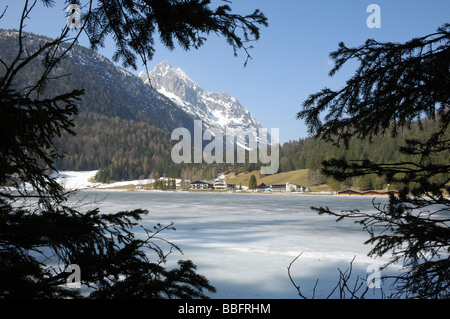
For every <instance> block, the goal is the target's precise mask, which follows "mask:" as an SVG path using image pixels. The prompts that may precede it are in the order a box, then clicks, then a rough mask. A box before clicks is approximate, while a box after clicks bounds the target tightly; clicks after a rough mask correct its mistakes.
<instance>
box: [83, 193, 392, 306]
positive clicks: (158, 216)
mask: <svg viewBox="0 0 450 319" xmlns="http://www.w3.org/2000/svg"><path fill="white" fill-rule="evenodd" d="M84 195H87V198H84V199H83V202H85V203H86V202H89V201H93V200H94V199H95V198H96V199H97V200H99V199H100V200H102V201H101V203H99V204H98V206H99V207H100V210H101V212H119V211H125V210H132V209H136V208H142V209H147V210H149V212H150V213H149V215H148V216H147V217H146V219H145V220H144V221H143V224H144V225H145V226H147V227H148V228H152V227H153V225H156V224H157V223H161V224H165V225H167V224H170V223H171V222H174V223H175V225H174V226H175V228H176V231H168V232H165V233H163V234H162V235H161V237H163V238H164V239H167V240H169V241H172V242H173V243H175V244H176V245H178V246H179V247H180V248H181V250H182V251H183V255H181V254H179V253H178V252H176V253H174V254H172V255H171V256H170V257H169V264H168V266H170V263H173V264H175V263H176V262H177V261H178V260H180V259H183V260H187V259H190V260H192V261H193V262H194V264H196V265H197V266H198V269H197V271H198V273H199V274H202V275H204V276H206V277H207V278H208V279H209V280H210V282H211V284H212V285H213V286H214V287H216V289H217V293H216V294H213V295H211V298H220V299H241V298H245V299H247V298H248V299H258V298H261V299H265V298H273V299H276V298H283V299H291V298H299V297H298V295H297V291H296V289H295V288H294V287H293V286H292V284H291V282H290V280H289V277H288V273H287V267H288V266H289V264H290V263H291V261H292V260H293V259H294V258H295V257H296V256H298V255H299V254H300V253H302V256H301V257H300V258H299V259H298V260H297V261H296V262H295V263H294V264H293V266H292V269H291V272H292V275H293V277H294V279H295V281H296V283H297V284H300V285H301V286H302V288H303V289H302V291H303V293H304V294H305V295H307V296H311V293H312V288H313V287H314V284H315V283H316V280H317V279H319V283H318V286H317V288H316V298H325V297H326V296H327V295H328V293H330V292H331V288H332V287H334V285H335V284H336V283H337V280H338V274H339V273H338V268H340V269H341V270H343V271H344V270H346V269H347V268H348V266H349V264H350V262H351V261H352V259H353V258H355V261H354V263H353V273H354V274H355V278H356V276H357V275H359V276H360V277H361V278H366V276H367V275H371V272H369V270H368V267H369V266H373V265H381V264H382V263H383V261H384V260H380V259H372V258H369V257H368V256H367V253H368V252H369V250H370V247H368V246H366V245H364V244H363V243H364V241H366V240H367V239H368V238H369V237H368V234H367V233H366V232H365V231H363V230H362V229H361V228H360V226H359V225H355V224H354V223H353V221H350V220H349V221H346V220H344V221H341V222H339V223H336V221H335V218H333V217H331V216H319V215H317V214H316V213H315V212H313V211H312V210H311V209H310V207H311V206H328V207H330V209H332V210H334V211H340V210H344V209H359V210H360V211H374V208H373V206H372V198H371V197H347V196H343V197H342V196H320V195H317V196H315V195H289V194H285V195H282V194H277V195H274V194H267V195H266V194H264V195H263V194H229V193H189V192H111V193H108V192H106V191H101V192H86V191H83V192H80V193H78V197H80V198H82V197H83V196H84ZM376 201H377V202H387V198H377V199H376ZM369 269H371V268H370V267H369ZM372 271H373V270H372ZM378 290H379V289H373V290H371V292H370V293H369V294H368V295H367V297H368V298H370V297H371V296H373V297H377V295H376V293H378ZM385 292H386V291H385Z"/></svg>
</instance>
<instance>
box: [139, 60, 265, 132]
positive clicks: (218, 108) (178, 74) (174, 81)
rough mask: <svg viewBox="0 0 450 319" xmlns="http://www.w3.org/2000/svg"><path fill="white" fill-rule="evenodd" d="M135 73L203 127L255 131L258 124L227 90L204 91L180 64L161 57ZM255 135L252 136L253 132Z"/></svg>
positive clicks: (231, 130) (232, 130)
mask: <svg viewBox="0 0 450 319" xmlns="http://www.w3.org/2000/svg"><path fill="white" fill-rule="evenodd" d="M139 77H140V78H141V79H142V81H144V83H146V84H149V83H148V82H149V78H150V81H151V85H152V86H153V87H154V88H155V89H156V90H157V91H158V92H159V93H161V94H162V95H164V96H166V97H167V98H169V99H170V100H171V101H173V102H174V103H176V104H177V105H178V106H179V107H180V108H181V109H182V110H183V111H185V112H186V113H187V114H190V115H191V116H192V117H193V118H194V119H197V120H201V121H203V125H204V126H205V127H206V128H219V129H220V130H221V131H222V132H223V134H226V133H228V134H233V135H235V136H241V135H245V134H249V133H250V134H256V135H257V133H258V129H259V128H261V124H260V123H259V122H258V121H257V120H256V119H255V118H254V117H253V116H252V115H251V114H250V112H249V111H248V110H247V109H245V108H244V107H243V106H242V105H241V104H240V103H239V101H238V100H237V99H236V98H234V97H232V96H231V95H230V94H228V93H225V92H222V93H214V92H207V91H206V90H204V89H202V88H201V87H200V86H199V85H198V84H197V83H196V82H194V81H193V80H192V79H191V78H190V77H189V76H188V75H187V74H186V73H185V72H184V71H183V70H181V69H180V68H173V67H172V66H171V65H170V64H169V62H167V61H164V62H161V63H160V64H158V65H156V66H155V68H154V69H153V70H152V71H151V72H149V74H148V76H147V74H146V73H145V72H141V73H140V74H139ZM256 135H255V136H256Z"/></svg>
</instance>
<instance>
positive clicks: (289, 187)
mask: <svg viewBox="0 0 450 319" xmlns="http://www.w3.org/2000/svg"><path fill="white" fill-rule="evenodd" d="M270 188H271V189H272V192H298V191H300V192H304V191H306V187H303V186H300V185H295V184H290V183H279V184H272V185H270Z"/></svg>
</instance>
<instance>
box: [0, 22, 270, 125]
mask: <svg viewBox="0 0 450 319" xmlns="http://www.w3.org/2000/svg"><path fill="white" fill-rule="evenodd" d="M17 39H18V32H16V31H11V30H0V57H1V58H2V59H3V60H4V61H6V62H10V61H11V59H12V58H13V57H14V56H15V54H16V52H17V45H18V44H17V43H18V41H17ZM48 40H49V38H46V37H43V36H37V35H33V34H28V35H27V37H26V38H25V40H24V46H25V47H26V48H27V49H28V50H29V51H30V52H32V51H33V50H36V49H37V48H38V46H39V45H42V44H43V43H45V42H46V41H48ZM38 69H39V65H38V63H37V61H36V62H35V63H34V65H32V66H29V67H27V69H26V70H24V72H22V74H21V75H20V77H19V78H18V79H19V83H20V84H22V85H24V84H29V83H33V80H36V77H37V75H38V74H39V72H37V71H38ZM63 74H68V76H65V77H63V78H60V79H58V81H49V85H48V88H47V93H48V94H54V93H56V92H58V91H61V90H66V91H67V89H68V88H70V89H79V88H84V89H85V92H86V93H85V95H84V97H83V100H82V101H81V102H80V105H79V109H80V111H81V112H86V111H91V112H96V113H98V114H101V115H105V116H108V117H115V116H118V117H120V118H122V119H125V120H135V121H143V122H146V123H149V124H152V125H155V126H157V127H159V128H161V129H164V130H166V131H167V132H169V133H170V132H171V131H172V130H173V129H175V128H177V127H184V128H187V129H189V130H191V129H192V128H193V121H194V120H201V121H202V122H203V124H204V128H219V129H221V130H222V132H223V133H225V129H226V128H228V130H229V131H228V132H231V133H233V134H243V133H244V132H247V131H249V130H252V131H257V130H258V128H260V127H261V125H260V123H259V122H258V121H257V120H256V119H254V117H253V116H252V115H251V114H250V112H249V111H248V110H247V109H245V108H244V107H243V106H242V105H241V104H240V103H239V102H238V100H237V99H236V98H234V97H232V96H231V95H229V94H228V93H212V92H206V91H205V90H203V89H202V88H201V87H200V85H198V84H197V83H195V82H194V81H193V80H192V79H190V78H189V76H188V75H187V74H186V73H185V72H184V71H182V70H181V69H179V68H172V67H171V66H170V64H169V62H167V61H164V62H162V63H160V64H158V65H156V66H155V68H154V69H153V71H152V72H150V73H149V76H150V79H151V82H152V85H148V76H147V75H146V74H145V72H141V73H140V74H139V75H135V74H133V73H131V72H129V71H127V70H124V69H122V68H120V67H118V66H116V65H114V64H113V63H112V62H111V61H110V60H108V59H107V58H105V57H103V56H101V55H99V54H97V53H96V52H94V51H92V50H90V49H87V48H84V47H82V46H75V47H74V48H73V49H72V50H70V51H69V53H68V58H67V59H65V60H64V61H63V62H62V63H61V64H60V65H59V67H58V68H57V69H56V70H55V71H54V75H57V76H59V75H63Z"/></svg>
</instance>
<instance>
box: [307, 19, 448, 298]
mask: <svg viewBox="0 0 450 319" xmlns="http://www.w3.org/2000/svg"><path fill="white" fill-rule="evenodd" d="M331 57H332V58H333V60H334V62H335V67H334V68H333V69H332V70H331V72H330V76H333V75H334V74H335V73H336V72H337V71H339V69H340V68H341V67H342V66H343V65H344V64H345V63H346V62H348V61H351V60H355V61H357V62H358V63H359V67H358V68H357V70H356V72H355V74H354V75H353V76H352V77H351V78H350V79H349V80H348V81H347V83H346V85H345V86H344V87H343V88H342V89H341V90H338V91H333V90H331V89H329V88H326V89H323V90H322V91H320V92H318V93H316V94H312V95H311V96H310V97H309V98H308V99H307V100H306V101H305V102H304V103H303V110H302V111H300V112H299V113H298V118H301V119H304V120H305V122H306V124H307V125H308V127H309V132H310V133H311V134H312V135H314V136H315V137H317V138H320V139H323V140H326V141H332V142H334V143H336V144H337V145H342V144H344V146H347V145H348V142H349V140H350V138H351V137H353V136H355V137H358V138H360V139H369V140H371V139H372V138H373V137H375V136H379V135H380V134H384V135H387V134H389V133H390V134H391V135H392V136H397V135H400V136H401V133H402V129H407V128H409V127H411V125H419V126H420V125H421V124H422V122H423V121H429V120H431V121H435V122H436V123H438V126H437V127H438V128H437V129H436V131H435V132H434V133H433V134H431V135H430V136H429V137H428V138H427V139H424V140H418V139H409V140H405V142H404V145H402V146H401V147H400V148H399V150H398V151H399V152H401V153H403V154H405V155H408V158H409V160H408V161H401V162H389V163H374V162H372V161H370V159H367V160H364V161H347V160H343V159H331V160H329V161H325V162H324V163H323V167H322V172H323V173H324V174H325V175H326V176H330V177H333V178H334V179H336V180H338V181H344V180H345V179H347V178H352V177H356V176H365V175H372V174H376V175H378V176H380V177H383V178H385V179H386V182H387V183H388V184H395V185H397V186H398V187H399V189H398V190H399V196H393V195H391V196H390V198H389V204H387V205H385V206H382V205H379V204H376V203H375V202H374V207H375V208H376V212H375V213H373V214H366V213H361V212H359V211H358V210H348V211H342V212H333V211H332V209H330V208H328V207H320V208H314V207H313V209H314V210H315V211H317V212H318V213H319V214H329V215H333V216H336V217H338V220H342V219H344V218H347V219H348V218H351V219H354V220H355V222H357V223H359V224H361V225H362V227H363V228H364V229H365V230H367V231H368V233H369V235H370V238H369V239H368V240H367V242H366V244H371V245H373V248H372V249H371V250H370V253H369V255H370V256H372V257H377V256H385V255H389V256H390V258H389V262H388V263H387V264H386V265H385V267H388V266H389V265H392V264H401V265H402V266H403V271H402V273H401V274H400V275H399V276H396V277H395V278H394V279H395V285H394V292H393V294H392V296H391V297H397V298H400V297H402V298H448V297H449V296H450V286H449V285H450V257H449V255H450V228H449V222H450V200H449V197H448V196H449V182H450V162H449V159H450V133H449V131H448V126H449V121H450V110H449V95H450V89H449V88H450V25H449V24H446V25H444V26H442V27H441V28H439V29H438V30H437V31H436V32H435V33H433V34H430V35H427V36H424V37H420V38H415V39H412V40H411V41H408V42H406V43H403V44H399V43H379V42H376V41H374V40H368V41H367V42H366V43H365V44H364V45H363V46H360V47H357V48H347V47H346V46H345V45H344V44H343V43H341V44H340V45H339V49H338V50H337V51H335V52H333V53H331Z"/></svg>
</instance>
